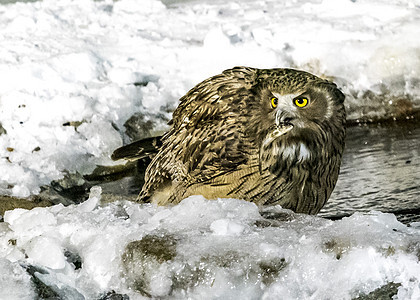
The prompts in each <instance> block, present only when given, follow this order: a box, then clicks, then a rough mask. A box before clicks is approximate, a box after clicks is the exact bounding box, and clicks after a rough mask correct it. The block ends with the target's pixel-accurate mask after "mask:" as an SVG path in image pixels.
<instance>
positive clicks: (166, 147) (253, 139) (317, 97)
mask: <svg viewBox="0 0 420 300" xmlns="http://www.w3.org/2000/svg"><path fill="white" fill-rule="evenodd" d="M343 101H344V95H343V94H342V93H341V92H340V91H339V90H338V89H337V87H336V86H335V84H333V83H331V82H329V81H326V80H323V79H320V78H318V77H316V76H314V75H311V74H309V73H306V72H303V71H297V70H293V69H267V70H263V69H254V68H246V67H237V68H234V69H230V70H226V71H224V72H223V73H222V74H220V75H217V76H214V77H212V78H209V79H207V80H205V81H203V82H202V83H200V84H198V85H197V86H196V87H194V88H193V89H191V90H190V91H189V92H188V93H187V94H186V95H185V96H184V97H182V98H181V99H180V104H179V106H178V108H177V109H176V110H175V111H174V113H173V119H172V120H171V121H170V123H169V125H171V128H170V130H169V131H168V132H167V133H166V134H165V135H164V136H163V137H162V139H161V142H162V144H161V145H160V144H159V148H156V149H157V154H156V155H155V156H154V157H153V159H152V162H151V163H150V165H149V166H148V168H147V170H146V176H145V184H144V186H143V188H142V191H141V193H140V196H139V199H140V201H144V202H148V201H151V202H155V203H157V204H160V205H166V204H169V203H175V204H176V203H178V202H180V201H181V200H183V199H185V198H186V197H188V196H191V195H203V196H204V197H206V198H207V199H215V198H237V199H244V200H247V201H252V202H255V203H256V204H258V205H271V204H280V205H281V206H282V207H283V208H289V209H292V210H293V211H295V212H303V213H309V214H315V213H317V212H318V211H319V210H320V209H321V208H322V207H323V206H324V204H325V203H326V201H327V200H328V198H329V196H330V194H331V192H332V190H333V188H334V186H335V183H336V181H337V178H338V173H339V169H340V162H341V156H342V152H343V148H344V137H345V110H344V105H343ZM139 155H140V156H141V151H139Z"/></svg>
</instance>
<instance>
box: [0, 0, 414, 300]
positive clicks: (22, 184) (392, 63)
mask: <svg viewBox="0 0 420 300" xmlns="http://www.w3.org/2000/svg"><path fill="white" fill-rule="evenodd" d="M173 2H174V1H166V2H165V3H166V5H165V4H163V3H162V2H159V1H157V0H156V1H152V0H142V1H135V0H121V1H115V2H114V1H88V0H75V1H70V0H54V1H53V0H44V1H40V2H33V3H32V2H30V3H15V4H7V5H0V41H1V47H0V83H1V84H0V124H1V126H0V170H1V171H0V195H13V196H19V197H26V196H29V195H34V194H37V193H39V192H40V187H41V186H43V185H46V184H49V183H50V182H51V181H52V180H56V179H59V178H62V177H63V176H64V175H65V174H67V173H74V172H79V173H81V174H86V173H89V172H91V171H92V170H93V169H94V168H95V166H96V165H97V164H103V165H109V164H111V161H110V159H109V155H110V153H111V152H112V151H113V150H114V149H115V148H116V147H118V146H120V145H121V144H122V143H123V142H128V141H129V139H130V138H129V136H128V135H127V134H126V133H125V127H124V124H125V123H126V121H127V120H128V119H129V118H130V117H131V116H132V115H133V114H135V113H137V118H138V120H139V121H140V123H142V124H145V126H144V128H143V132H142V134H143V135H147V134H154V133H156V132H160V131H162V130H164V129H165V128H166V127H165V126H166V125H165V123H166V120H167V119H168V118H169V117H170V112H171V111H172V110H173V109H174V107H175V106H176V104H177V100H178V99H179V97H180V96H182V95H183V94H184V93H185V92H186V91H187V90H188V89H189V88H191V87H192V86H194V85H195V84H197V83H198V82H199V81H201V80H203V79H205V78H207V77H209V76H211V75H214V74H217V73H219V72H221V71H222V70H223V69H226V68H230V67H233V66H235V65H249V66H254V67H261V68H272V67H294V68H301V69H306V70H308V71H311V72H313V73H316V74H318V75H322V76H327V77H329V78H332V79H333V80H334V81H336V82H337V83H338V84H339V85H340V86H341V87H342V89H343V91H344V92H345V93H346V95H347V109H348V113H349V119H350V120H358V119H375V118H379V119H383V118H392V117H400V116H405V114H407V113H408V114H409V113H410V112H412V111H413V109H414V110H415V109H416V108H419V107H420V97H419V95H420V90H419V86H420V84H419V83H420V74H419V70H420V40H419V39H418V38H417V37H418V36H419V28H420V7H419V4H418V2H416V1H414V0H413V1H385V0H375V1H345V0H335V1H323V2H321V1H268V0H267V1H241V2H233V1H185V3H184V4H182V5H178V6H177V5H175V4H173ZM239 3H240V4H239ZM413 151H414V152H415V151H417V150H415V149H412V152H413ZM414 152H413V153H414ZM416 153H417V152H416ZM416 153H414V154H413V157H418V155H417V154H416ZM416 155H417V156H416ZM415 176H416V174H414V180H415V179H416V177H415ZM263 216H264V217H261V216H260V214H259V213H258V210H257V208H256V207H255V206H253V205H252V204H250V203H244V202H242V201H239V200H234V199H229V200H217V201H206V200H204V199H202V198H200V197H194V198H190V199H187V200H185V201H184V202H182V203H181V204H180V205H178V206H176V207H169V208H157V207H154V206H150V205H139V204H134V203H131V202H117V203H113V204H103V205H102V204H101V196H100V191H99V190H98V189H96V190H94V191H93V192H92V195H91V198H90V200H88V201H87V202H85V203H83V204H80V205H77V206H75V205H72V206H68V207H63V206H62V205H58V206H54V207H50V208H36V209H34V210H31V211H26V210H22V209H15V210H13V211H9V212H7V213H6V214H5V216H4V221H5V222H4V223H0V274H1V275H0V299H33V298H35V297H36V296H35V295H36V294H39V293H40V289H41V287H46V290H48V291H49V293H50V295H54V294H55V295H58V296H60V297H62V298H64V299H66V297H67V299H84V298H85V299H99V298H101V297H102V299H106V298H105V297H106V296H105V295H106V293H108V292H110V291H112V290H114V291H115V292H116V293H117V294H127V295H128V296H130V299H139V298H142V297H144V296H147V295H151V296H156V297H169V298H186V297H188V296H189V297H191V298H192V299H206V298H212V299H214V298H219V299H227V298H229V297H230V298H231V299H239V298H240V299H247V298H248V299H256V298H257V299H258V298H262V299H278V298H279V297H282V299H296V298H299V299H352V298H356V297H357V296H359V295H364V294H369V293H370V292H372V291H374V290H376V289H378V288H381V287H384V286H385V287H387V286H388V285H389V284H393V283H394V284H395V285H394V289H393V293H392V294H396V298H397V299H419V298H420V275H419V274H420V264H419V256H420V238H419V237H420V226H419V224H418V223H412V224H411V227H409V226H407V225H403V224H401V223H399V222H398V221H397V220H396V219H395V216H394V215H392V214H382V213H376V212H371V213H364V214H361V213H357V214H354V215H353V216H351V217H349V218H345V219H343V220H340V221H335V222H333V221H328V220H325V219H321V218H318V217H313V216H301V215H297V216H296V215H293V214H290V213H288V212H285V211H281V210H280V208H275V209H274V211H272V212H269V211H268V212H267V211H266V212H265V213H263ZM273 217H275V218H274V219H273ZM269 225H271V226H269ZM142 238H143V242H141V241H140V242H135V241H136V240H140V239H142ZM133 241H134V242H133ZM145 241H147V243H146V242H145ZM130 242H132V243H130ZM127 243H130V244H129V246H128V248H127V249H125V247H126V245H127ZM150 245H151V246H150ZM147 247H154V248H147ZM124 251H125V252H124ZM144 254H147V255H144ZM156 270H158V271H156ZM140 279H141V280H140ZM129 288H131V289H129ZM135 290H137V291H138V292H135ZM45 293H47V292H45ZM109 299H110V298H109Z"/></svg>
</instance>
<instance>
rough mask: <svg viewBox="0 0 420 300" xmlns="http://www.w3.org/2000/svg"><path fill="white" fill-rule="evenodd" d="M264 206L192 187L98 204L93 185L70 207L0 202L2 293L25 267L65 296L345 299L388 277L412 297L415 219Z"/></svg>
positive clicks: (15, 285)
mask: <svg viewBox="0 0 420 300" xmlns="http://www.w3.org/2000/svg"><path fill="white" fill-rule="evenodd" d="M98 201H99V202H98ZM262 215H263V216H264V217H262V216H261V215H260V212H259V211H258V208H257V207H256V206H255V205H254V204H252V203H248V202H244V201H240V200H235V199H218V200H213V201H207V200H205V199H204V198H202V197H201V196H192V197H190V198H187V199H186V200H184V201H182V202H181V203H180V204H179V205H177V206H173V207H156V206H153V205H149V204H145V205H139V204H135V203H132V202H116V203H112V204H107V205H105V206H101V205H100V190H96V191H95V192H93V193H91V196H90V198H89V200H88V201H87V203H84V204H80V205H78V206H75V205H72V206H68V207H64V206H62V205H57V206H54V207H50V208H35V209H33V210H30V211H28V210H23V209H15V210H13V211H8V212H6V215H5V222H6V223H3V224H1V228H0V230H1V234H0V245H1V246H0V270H1V274H3V275H2V276H4V278H6V279H7V280H5V281H3V280H0V291H1V292H0V293H2V292H3V291H9V292H10V291H12V292H14V293H19V295H17V294H16V295H17V296H16V298H18V299H32V297H33V294H34V287H33V286H31V285H30V277H29V275H28V274H26V273H25V272H23V271H22V270H23V269H22V267H21V266H23V267H25V268H28V265H29V266H32V267H34V268H37V270H41V271H39V272H38V273H35V274H37V275H36V276H37V278H38V279H40V280H41V281H42V282H43V283H44V284H45V285H47V286H50V287H52V288H53V289H54V290H55V292H56V293H57V294H58V295H60V294H61V295H66V296H67V297H69V295H73V296H74V297H75V299H83V297H85V299H98V298H99V296H100V295H104V294H106V293H107V292H109V291H111V290H114V291H115V292H116V293H119V294H126V295H128V296H129V297H130V299H140V298H141V297H140V295H143V296H147V295H149V296H150V295H151V296H155V297H166V296H168V295H169V296H170V297H171V298H179V299H185V298H191V299H216V298H223V299H257V298H258V299H279V297H280V298H281V299H351V298H355V297H357V296H359V295H363V294H368V293H370V292H372V291H374V290H375V289H377V288H380V287H382V286H384V285H386V284H388V283H392V282H393V283H395V284H398V286H399V288H398V291H397V290H396V291H395V293H397V297H396V299H417V298H418V297H419V296H420V264H419V257H418V256H419V253H420V252H419V251H420V231H419V230H420V227H416V226H415V225H416V224H412V225H413V226H412V227H407V226H406V225H403V224H402V223H399V222H398V221H397V220H396V218H395V216H393V215H391V214H383V213H379V212H371V213H369V214H359V213H356V214H354V215H353V216H351V217H349V218H344V219H343V220H340V221H335V222H333V221H329V220H325V219H322V218H319V217H315V216H307V215H298V214H294V213H292V212H290V211H286V210H282V209H281V208H280V207H273V208H269V209H265V211H263V212H262ZM127 245H128V246H127ZM74 258H77V259H74ZM5 275H6V276H5ZM2 278H3V277H2ZM3 293H5V292H3ZM10 295H13V294H10ZM8 299H10V298H8Z"/></svg>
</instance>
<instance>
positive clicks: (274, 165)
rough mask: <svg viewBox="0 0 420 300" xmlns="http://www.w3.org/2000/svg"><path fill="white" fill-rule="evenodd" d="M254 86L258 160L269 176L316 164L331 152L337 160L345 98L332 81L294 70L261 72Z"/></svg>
mask: <svg viewBox="0 0 420 300" xmlns="http://www.w3.org/2000/svg"><path fill="white" fill-rule="evenodd" d="M256 82H257V84H256V85H255V86H254V92H255V97H256V99H257V101H255V102H256V104H257V106H258V108H257V107H255V108H253V111H257V114H258V117H257V118H255V120H254V122H253V123H254V124H253V126H255V127H257V131H255V132H256V135H258V137H257V140H258V143H259V145H260V147H261V150H260V152H261V154H260V155H261V156H260V158H261V159H262V162H263V164H266V167H267V168H269V169H270V171H271V172H273V173H276V172H280V171H281V170H282V169H287V168H289V167H290V166H293V165H299V164H303V163H306V164H309V165H312V164H313V165H316V166H318V165H319V162H320V160H322V161H324V160H326V159H329V158H330V156H331V155H335V154H336V155H338V156H339V157H340V158H341V153H342V151H343V145H344V135H345V129H344V128H345V125H344V124H345V110H344V104H343V103H344V95H343V93H342V92H341V91H340V90H339V89H338V88H337V86H336V85H335V84H334V83H332V82H329V81H327V80H324V79H321V78H319V77H316V76H314V75H312V74H309V73H307V72H303V71H298V70H292V69H273V70H261V72H260V74H258V76H257V80H256ZM315 162H317V163H315Z"/></svg>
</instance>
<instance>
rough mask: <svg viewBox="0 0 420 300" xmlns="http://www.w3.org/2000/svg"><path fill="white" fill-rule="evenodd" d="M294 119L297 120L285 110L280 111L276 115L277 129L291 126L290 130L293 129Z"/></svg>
mask: <svg viewBox="0 0 420 300" xmlns="http://www.w3.org/2000/svg"><path fill="white" fill-rule="evenodd" d="M294 119H295V117H294V116H292V115H291V114H290V113H288V112H286V111H284V110H278V111H277V113H276V125H277V127H288V126H291V128H290V129H292V128H293V120H294ZM290 129H289V130H290ZM289 130H288V131H289Z"/></svg>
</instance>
